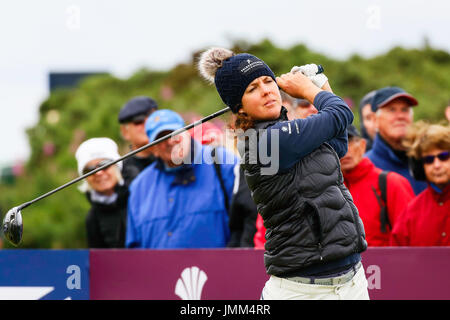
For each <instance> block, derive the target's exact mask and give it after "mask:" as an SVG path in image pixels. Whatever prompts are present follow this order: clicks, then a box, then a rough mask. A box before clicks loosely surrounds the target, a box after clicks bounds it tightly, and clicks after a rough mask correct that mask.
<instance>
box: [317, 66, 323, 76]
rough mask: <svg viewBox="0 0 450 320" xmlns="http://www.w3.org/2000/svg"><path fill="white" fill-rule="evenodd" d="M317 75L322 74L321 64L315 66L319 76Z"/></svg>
mask: <svg viewBox="0 0 450 320" xmlns="http://www.w3.org/2000/svg"><path fill="white" fill-rule="evenodd" d="M319 73H323V67H322V65H321V64H318V65H317V74H319Z"/></svg>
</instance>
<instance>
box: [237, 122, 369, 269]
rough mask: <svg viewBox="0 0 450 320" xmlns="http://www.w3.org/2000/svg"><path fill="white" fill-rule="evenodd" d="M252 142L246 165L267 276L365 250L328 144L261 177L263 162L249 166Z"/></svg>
mask: <svg viewBox="0 0 450 320" xmlns="http://www.w3.org/2000/svg"><path fill="white" fill-rule="evenodd" d="M277 121H279V120H275V121H268V122H260V123H258V124H257V125H256V129H257V130H258V129H267V128H268V127H269V126H271V125H273V124H275V123H276V122H277ZM249 141H250V142H249ZM251 141H252V139H248V140H247V142H246V148H245V150H244V155H243V159H242V160H243V164H242V165H243V168H244V171H245V177H246V180H247V183H248V186H249V187H250V190H251V191H252V197H253V200H254V201H255V203H256V205H257V208H258V212H259V213H260V214H261V216H262V218H263V220H264V226H265V227H266V229H267V231H266V239H267V241H266V244H265V249H266V251H265V253H264V264H265V267H266V271H267V273H268V274H270V275H275V276H285V275H288V274H292V273H296V272H301V270H302V269H303V268H306V267H310V266H312V265H320V264H323V263H327V262H330V261H333V260H337V259H342V258H345V257H347V256H349V255H351V254H354V253H360V252H362V251H364V250H365V249H366V248H367V242H366V240H365V233H364V227H363V224H362V221H361V219H360V217H359V214H358V210H357V208H356V206H355V205H354V203H353V199H352V197H351V195H350V192H349V191H348V189H347V188H346V187H345V185H344V183H343V180H344V179H343V177H342V173H341V169H340V162H339V158H338V156H337V154H336V152H335V151H334V150H333V148H332V147H331V146H330V145H329V144H327V143H323V144H322V145H321V146H320V147H319V148H317V149H316V150H314V151H313V152H311V153H310V154H308V155H307V156H305V157H304V158H302V159H301V160H299V161H298V162H297V163H296V164H295V165H294V166H293V167H291V168H290V169H288V170H287V171H286V172H282V173H277V174H275V175H262V174H261V168H262V166H261V163H260V162H259V161H258V163H256V164H254V163H253V164H252V163H249V162H250V161H249V159H250V158H249V157H250V152H249V151H250V150H253V149H252V148H249V145H250V144H249V143H252V142H251ZM299 147H301V146H299ZM252 156H253V155H252ZM253 162H254V161H253Z"/></svg>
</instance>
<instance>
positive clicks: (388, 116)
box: [365, 87, 427, 195]
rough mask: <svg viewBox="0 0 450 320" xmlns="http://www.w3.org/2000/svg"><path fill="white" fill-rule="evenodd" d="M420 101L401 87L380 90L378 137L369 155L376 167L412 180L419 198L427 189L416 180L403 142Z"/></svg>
mask: <svg viewBox="0 0 450 320" xmlns="http://www.w3.org/2000/svg"><path fill="white" fill-rule="evenodd" d="M417 105H418V102H417V100H416V98H414V97H413V96H412V95H410V94H409V93H407V92H405V90H403V89H402V88H399V87H385V88H382V89H379V90H377V91H376V93H375V96H374V97H373V99H372V111H373V112H375V126H376V131H377V133H376V136H375V139H374V141H373V145H372V149H371V150H369V151H368V152H367V153H366V154H365V156H367V157H368V158H369V159H370V160H371V161H372V162H373V164H374V165H375V166H376V167H378V168H380V169H382V170H386V171H394V172H397V173H398V174H400V175H402V176H404V177H405V178H406V179H408V181H409V183H410V184H411V187H412V188H413V190H414V193H415V194H416V195H417V194H419V193H420V192H422V191H423V190H425V188H426V187H427V184H426V183H425V182H423V181H418V180H416V179H414V177H413V176H412V175H411V173H410V171H409V165H408V156H407V154H406V148H405V147H404V146H403V144H402V141H403V139H404V138H405V136H406V132H407V129H408V127H409V126H410V125H411V124H412V122H413V110H412V107H413V106H417Z"/></svg>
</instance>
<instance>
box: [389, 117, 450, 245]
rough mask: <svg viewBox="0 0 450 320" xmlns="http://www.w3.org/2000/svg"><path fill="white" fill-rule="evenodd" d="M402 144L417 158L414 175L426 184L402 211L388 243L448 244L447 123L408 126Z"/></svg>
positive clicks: (449, 165) (449, 136) (449, 138)
mask: <svg viewBox="0 0 450 320" xmlns="http://www.w3.org/2000/svg"><path fill="white" fill-rule="evenodd" d="M418 142H420V143H418ZM404 144H405V146H406V147H408V148H409V151H408V154H409V155H410V156H412V157H414V158H415V159H417V160H419V162H417V163H418V164H419V165H418V166H417V167H418V168H416V169H415V170H414V171H413V172H414V174H415V176H417V178H420V179H424V180H426V181H427V183H428V187H427V188H426V189H425V191H423V192H422V193H420V194H419V195H418V196H417V197H416V198H415V199H414V200H413V201H411V202H410V203H409V204H408V206H407V208H406V210H405V211H404V212H403V213H402V214H401V219H400V221H399V223H398V224H397V225H396V226H395V227H394V230H393V231H392V234H391V236H392V238H391V243H392V245H400V246H450V151H449V150H450V126H448V125H446V126H444V125H440V124H429V123H426V122H423V121H420V122H418V123H416V124H414V125H413V126H412V127H411V128H410V131H409V132H408V135H407V137H406V138H405V141H404Z"/></svg>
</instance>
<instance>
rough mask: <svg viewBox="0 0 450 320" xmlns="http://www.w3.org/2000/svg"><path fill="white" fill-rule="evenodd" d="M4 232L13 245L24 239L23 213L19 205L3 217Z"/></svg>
mask: <svg viewBox="0 0 450 320" xmlns="http://www.w3.org/2000/svg"><path fill="white" fill-rule="evenodd" d="M2 227H3V234H4V235H5V238H6V239H8V241H9V242H11V243H12V244H13V245H15V246H18V245H19V243H20V242H21V241H22V233H23V223H22V213H21V212H20V209H19V207H14V208H12V209H11V210H9V211H8V213H7V214H6V215H5V218H4V219H3V226H2Z"/></svg>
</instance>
